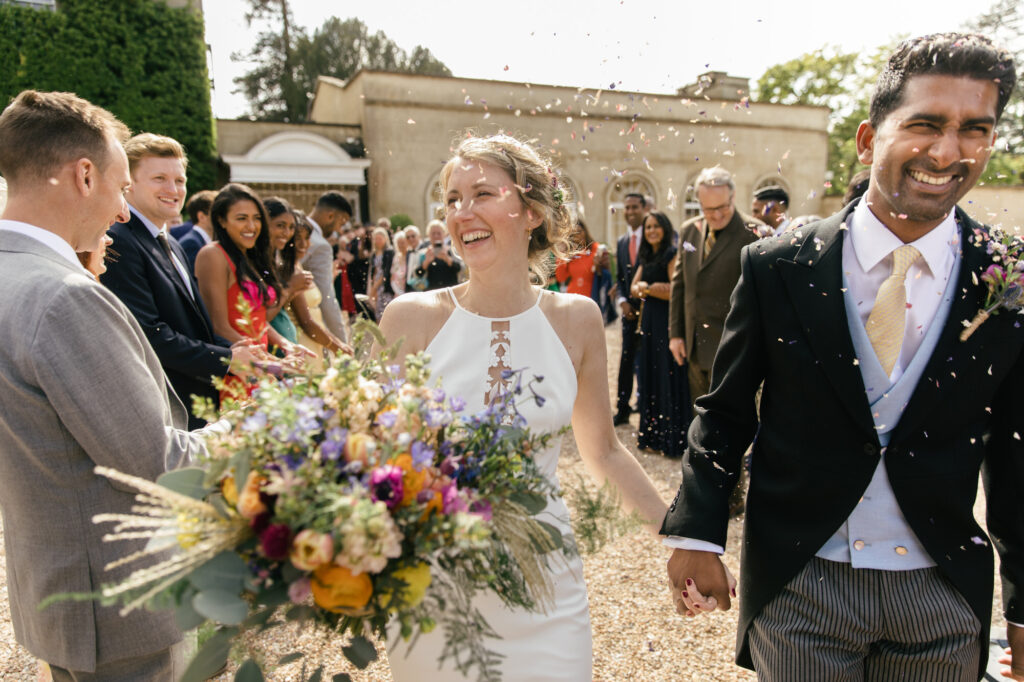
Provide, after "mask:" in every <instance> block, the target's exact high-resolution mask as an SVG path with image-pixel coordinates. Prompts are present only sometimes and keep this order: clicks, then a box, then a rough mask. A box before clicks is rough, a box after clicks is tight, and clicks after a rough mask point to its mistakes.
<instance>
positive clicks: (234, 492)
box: [220, 476, 238, 507]
mask: <svg viewBox="0 0 1024 682" xmlns="http://www.w3.org/2000/svg"><path fill="white" fill-rule="evenodd" d="M220 492H221V494H222V495H223V496H224V501H225V502H227V503H228V504H230V505H231V506H232V507H234V506H235V505H236V504H238V486H237V485H235V477H234V476H225V477H224V480H223V481H221V482H220Z"/></svg>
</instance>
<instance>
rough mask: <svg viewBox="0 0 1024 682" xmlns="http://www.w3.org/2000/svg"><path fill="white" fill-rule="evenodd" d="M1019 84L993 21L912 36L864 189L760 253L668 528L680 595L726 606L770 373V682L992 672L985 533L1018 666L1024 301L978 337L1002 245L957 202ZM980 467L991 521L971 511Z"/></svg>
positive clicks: (762, 455) (870, 129)
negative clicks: (981, 521)
mask: <svg viewBox="0 0 1024 682" xmlns="http://www.w3.org/2000/svg"><path fill="white" fill-rule="evenodd" d="M1015 79H1016V76H1015V72H1014V66H1013V61H1012V58H1011V57H1010V55H1009V53H1007V52H1006V51H1004V50H1000V49H997V48H996V47H994V46H993V45H992V44H991V43H990V42H989V40H988V39H986V38H984V37H982V36H978V35H963V34H942V35H932V36H926V37H923V38H917V39H913V40H909V41H906V42H904V43H903V44H901V45H900V46H899V47H898V48H897V50H896V52H895V53H894V54H893V55H892V56H891V57H890V59H889V62H888V65H887V67H886V68H885V70H884V71H883V73H882V75H881V77H880V78H879V80H878V84H877V86H876V88H875V92H874V94H873V96H872V100H871V110H870V116H871V118H870V121H865V122H864V123H862V124H861V126H860V129H859V130H858V132H857V149H858V154H859V158H860V160H861V161H862V162H863V163H866V164H870V165H871V181H870V185H869V189H868V191H867V194H866V195H865V197H864V198H863V199H862V200H861V201H859V202H855V203H851V204H850V205H849V206H847V207H846V208H844V209H843V210H842V211H841V212H840V213H839V214H837V215H835V216H832V217H831V218H828V219H826V220H823V221H821V222H818V223H815V224H812V225H811V226H809V227H805V228H803V231H802V233H801V236H799V237H797V238H793V239H791V238H788V237H787V238H784V239H783V238H777V239H771V240H763V241H760V242H756V243H754V244H751V245H749V246H747V247H746V248H745V249H744V250H743V252H742V257H741V259H742V276H741V278H740V281H739V283H738V284H737V286H736V289H735V291H734V292H733V303H732V310H731V312H730V313H729V316H728V318H727V320H726V326H725V333H724V335H723V337H722V342H721V345H720V346H719V349H718V354H717V357H716V359H715V362H714V367H713V371H712V385H711V392H710V393H709V394H708V395H707V396H705V397H703V398H702V399H701V400H699V401H698V402H697V410H696V413H697V414H696V419H695V421H694V423H693V425H692V426H691V428H690V431H689V448H688V450H687V453H686V456H685V458H684V461H683V483H682V485H681V487H680V489H679V493H678V494H677V495H676V499H675V501H674V502H673V503H672V505H671V507H670V509H669V512H668V514H667V515H666V517H665V520H664V524H663V526H662V533H663V534H665V535H667V536H670V537H669V538H667V539H666V544H669V545H671V546H673V547H675V548H676V549H675V551H674V552H673V554H672V556H671V558H670V559H669V563H668V572H669V577H670V580H671V582H672V585H673V594H674V597H675V600H676V607H677V609H678V610H679V611H680V612H681V613H685V614H687V615H699V614H702V613H705V612H707V611H709V610H713V609H715V608H722V609H728V608H729V606H730V597H731V596H734V595H732V594H730V584H729V576H728V575H727V571H726V570H725V568H724V566H723V564H722V562H721V561H720V559H719V556H718V555H719V554H720V553H721V552H722V547H723V546H724V545H725V541H726V530H727V525H728V520H729V513H728V499H729V493H730V490H731V489H732V487H733V486H734V485H735V482H736V479H737V476H738V474H739V471H740V466H741V460H742V457H743V454H744V450H745V449H746V447H747V446H748V444H749V443H750V442H751V440H752V438H753V436H754V433H755V430H756V429H757V425H758V418H757V413H756V411H755V405H754V396H755V393H756V392H757V389H758V386H760V385H761V383H762V381H763V383H764V386H763V394H762V397H761V402H760V430H759V431H758V434H757V441H756V444H755V446H754V452H753V456H752V468H751V471H750V492H749V494H748V498H747V505H748V506H747V514H746V527H745V532H744V542H743V556H742V573H741V585H740V617H739V633H738V653H737V659H738V662H739V663H740V664H741V665H743V666H745V667H752V668H753V669H755V670H756V671H757V672H758V676H759V679H760V680H762V681H768V682H772V681H785V682H792V681H798V682H799V681H802V680H806V681H808V682H810V681H812V680H813V681H817V680H844V681H845V680H851V681H852V680H897V679H900V680H903V679H905V680H927V681H929V682H931V681H933V680H957V681H961V680H962V681H966V680H977V679H978V678H979V677H980V676H981V674H983V672H984V669H985V666H986V658H987V642H988V634H989V623H990V620H991V613H990V609H991V603H992V575H993V563H992V551H991V549H990V547H989V543H990V542H991V543H992V544H993V545H995V548H996V549H997V550H998V552H999V555H1000V559H1001V567H1000V568H1001V573H1002V579H1003V603H1004V607H1005V615H1006V618H1007V620H1008V621H1009V622H1010V625H1009V627H1008V639H1009V641H1010V650H1009V651H1008V654H1011V652H1012V672H1010V671H1006V672H1005V673H1004V674H1005V675H1008V676H1011V677H1012V678H1013V679H1016V680H1024V627H1022V626H1021V625H1020V624H1024V602H1022V593H1021V589H1022V588H1024V505H1022V504H1021V502H1020V494H1021V490H1022V486H1024V441H1022V440H1021V438H1022V436H1024V391H1022V387H1024V317H1022V316H1020V315H1018V314H1016V313H1015V312H1011V311H1007V310H1004V311H1001V312H1000V313H999V314H997V315H994V316H992V317H991V318H990V319H988V320H987V321H986V322H985V323H984V324H982V325H981V326H980V327H979V328H978V329H977V331H976V332H975V333H974V334H973V336H971V337H970V338H969V339H967V340H966V341H961V340H960V338H959V337H960V332H961V331H962V330H963V329H964V323H965V320H970V319H971V318H973V317H974V315H975V313H976V312H977V311H978V309H979V308H981V307H982V306H983V305H984V303H985V297H986V293H987V289H986V285H985V284H984V283H980V282H979V279H978V278H979V276H980V275H981V273H982V272H984V271H985V269H986V268H987V267H988V266H990V265H991V264H992V257H991V256H989V255H988V254H987V253H986V250H985V248H984V246H978V245H977V243H976V240H977V239H978V238H979V237H978V235H985V234H987V230H986V229H985V228H983V227H982V226H980V225H979V224H978V223H976V222H975V221H973V220H972V219H971V218H969V217H968V216H967V215H966V214H965V213H964V212H963V211H961V210H960V209H959V208H957V207H956V206H955V204H956V202H957V201H959V200H960V199H961V198H962V197H963V196H964V194H966V193H967V191H968V190H969V189H970V188H971V187H973V186H974V184H975V183H976V182H977V181H978V178H979V176H980V175H981V173H982V171H983V170H984V167H985V164H986V162H987V161H988V158H989V154H990V152H991V146H992V144H993V143H994V141H995V132H994V129H995V125H996V122H997V120H998V118H999V116H1000V114H1001V113H1002V111H1003V108H1004V107H1005V105H1006V102H1007V99H1008V98H1009V96H1010V93H1011V92H1012V90H1013V86H1014V82H1015ZM979 469H982V471H983V473H984V477H983V480H984V483H985V486H986V501H987V506H988V517H987V518H988V532H989V534H990V535H986V534H985V532H983V531H982V529H981V528H980V527H979V526H978V525H977V523H976V522H975V520H974V516H973V513H972V507H973V505H974V501H975V496H976V493H977V488H978V472H979ZM1014 623H1016V624H1017V625H1015V624H1014ZM1001 661H1002V662H1004V663H1011V656H1010V655H1008V656H1007V657H1006V658H1004V659H1001Z"/></svg>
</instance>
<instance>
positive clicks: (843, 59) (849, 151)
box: [756, 41, 897, 195]
mask: <svg viewBox="0 0 1024 682" xmlns="http://www.w3.org/2000/svg"><path fill="white" fill-rule="evenodd" d="M896 42H897V41H893V42H892V43H890V44H888V45H883V46H881V47H879V48H878V49H877V50H875V51H874V52H869V53H863V54H862V53H843V52H840V51H838V50H836V49H834V48H829V47H823V48H820V49H818V50H815V51H813V52H808V53H806V54H803V55H801V56H799V57H796V58H795V59H791V60H789V61H788V62H784V63H782V64H776V65H775V66H771V67H769V68H768V69H767V70H766V71H765V72H764V74H763V75H762V76H761V78H759V79H758V81H757V96H756V99H757V101H761V102H771V103H773V104H807V105H813V106H826V107H829V108H830V109H831V110H832V114H831V115H830V116H829V133H828V170H829V172H830V173H829V176H830V177H829V180H830V182H831V186H830V187H827V189H826V194H829V195H842V194H843V192H844V191H845V190H846V185H847V183H848V182H849V180H850V177H851V176H852V175H853V174H854V173H856V172H857V170H858V164H859V163H860V162H859V161H858V160H857V142H856V135H857V127H858V126H859V125H860V122H861V121H863V120H865V119H867V117H868V103H869V101H870V98H871V90H872V88H873V86H874V83H875V81H876V80H877V79H878V74H879V73H880V72H881V70H882V66H883V65H884V64H885V60H886V58H887V56H888V55H889V53H890V52H892V49H893V48H894V47H895V45H896Z"/></svg>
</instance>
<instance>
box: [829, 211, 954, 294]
mask: <svg viewBox="0 0 1024 682" xmlns="http://www.w3.org/2000/svg"><path fill="white" fill-rule="evenodd" d="M953 214H954V210H951V211H950V212H949V215H947V216H946V217H945V218H944V219H943V220H942V222H941V223H939V224H938V225H937V226H935V228H934V229H932V230H931V231H930V232H928V233H927V234H926V235H924V236H923V237H921V238H920V239H918V240H916V241H914V242H911V244H912V245H913V246H914V247H915V248H916V249H917V250H918V251H919V252H920V253H921V256H922V257H923V259H924V262H925V263H927V264H928V270H929V271H930V272H931V274H932V276H933V277H939V276H941V274H942V273H943V272H945V271H946V270H948V268H947V267H946V265H947V262H948V261H947V259H948V258H949V256H950V255H951V254H952V253H954V251H955V250H956V249H957V248H958V247H959V245H960V234H959V231H958V230H957V227H956V219H955V218H954V217H953ZM850 218H851V220H850V225H849V228H850V240H851V242H852V243H853V251H854V253H855V254H856V256H857V261H858V262H859V263H860V266H861V268H862V269H863V270H864V272H869V271H870V270H871V269H872V268H873V267H875V266H876V265H878V263H879V262H881V261H882V259H883V258H885V257H886V256H888V255H889V254H890V253H892V252H893V251H895V250H896V249H897V248H899V247H900V246H903V242H902V241H901V240H900V238H899V237H897V236H896V235H895V234H893V233H892V232H891V231H890V230H889V228H888V227H886V226H885V225H884V224H883V223H882V221H881V220H879V219H878V217H877V216H876V215H875V214H874V213H873V212H872V211H871V209H870V208H869V207H868V204H867V202H866V201H863V200H862V201H860V202H858V203H857V206H856V207H855V208H854V209H853V213H852V214H851V216H850Z"/></svg>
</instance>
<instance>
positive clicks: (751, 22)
mask: <svg viewBox="0 0 1024 682" xmlns="http://www.w3.org/2000/svg"><path fill="white" fill-rule="evenodd" d="M291 3H292V6H293V10H294V13H295V18H296V22H297V23H298V24H300V25H303V26H305V27H307V28H312V27H316V26H319V25H320V24H321V23H322V22H323V20H324V19H325V18H326V17H328V16H331V15H336V16H339V17H341V18H343V19H344V18H347V17H350V16H358V17H359V18H360V19H362V20H363V21H364V22H365V23H366V24H367V25H368V26H369V27H370V30H371V31H376V30H383V31H384V32H385V33H386V34H387V35H388V36H389V37H390V38H392V39H393V40H395V41H396V42H397V43H398V44H399V45H400V46H401V47H403V48H405V49H406V50H409V49H411V48H412V47H413V46H415V45H417V44H419V45H424V46H425V47H428V48H430V50H431V51H432V52H433V53H434V55H435V56H437V57H438V58H439V59H440V60H441V61H443V62H444V63H445V64H447V65H448V67H449V68H450V69H451V70H452V72H453V74H454V75H456V76H461V77H467V78H488V79H494V80H511V81H525V82H529V83H547V84H552V85H571V86H577V87H587V88H608V87H609V86H610V85H611V84H613V83H614V84H615V87H616V89H622V90H632V91H640V92H654V93H672V92H675V90H676V89H677V88H678V87H680V86H682V85H685V84H687V83H690V82H693V81H694V79H695V78H696V76H697V75H699V74H700V73H703V72H705V71H709V70H716V71H727V72H729V73H730V74H733V75H738V76H745V77H749V78H750V79H751V80H752V81H753V80H754V79H756V78H757V77H758V76H760V75H761V74H762V73H763V72H764V70H765V68H767V67H768V66H770V65H772V64H776V63H779V62H782V61H786V60H788V59H791V58H793V57H796V56H798V55H800V54H803V53H804V52H808V51H811V50H814V49H816V48H819V47H822V46H824V45H826V44H829V45H838V46H839V47H841V48H842V49H844V50H864V49H872V48H874V47H876V46H878V45H880V44H883V43H886V42H888V41H889V40H890V39H891V38H892V37H894V36H897V35H902V34H914V35H917V34H922V33H929V32H934V31H945V30H956V29H959V28H962V26H963V24H964V23H965V22H966V21H968V20H969V19H970V18H971V17H972V16H973V15H974V14H976V13H977V11H978V10H979V8H980V9H985V8H987V6H988V5H989V3H988V2H987V1H986V0H976V1H975V2H963V1H962V0H961V1H957V2H953V1H951V0H932V2H927V3H925V2H916V1H915V2H906V1H904V0H862V1H860V2H847V3H843V2H835V1H834V0H833V1H831V2H797V1H796V0H774V1H773V0H759V1H755V0H719V1H708V0H704V1H702V2H692V1H691V0H671V1H670V0H592V1H590V2H582V1H579V0H520V1H519V2H515V3H491V4H486V3H482V2H480V0H448V1H444V0H439V1H438V2H414V1H412V0H365V1H364V2H357V3H339V2H323V1H321V0H291ZM203 5H204V11H205V13H206V20H207V30H206V39H207V42H208V43H209V44H210V47H211V55H212V61H211V75H212V77H213V79H214V86H215V90H214V99H213V107H214V114H215V115H216V116H218V117H222V118H234V117H236V116H238V115H240V114H242V113H244V112H245V100H244V98H242V97H241V96H240V95H234V94H232V93H231V90H233V89H234V84H233V83H232V78H233V77H234V76H237V75H239V74H241V73H243V72H244V70H245V67H244V65H242V64H238V63H234V62H232V61H231V59H230V55H231V53H232V52H234V51H237V50H245V49H246V47H247V46H248V45H250V44H251V42H252V40H253V36H254V35H255V33H256V30H255V29H249V28H247V27H246V25H245V21H244V19H243V16H242V15H243V11H244V7H245V4H244V2H243V0H204V2H203Z"/></svg>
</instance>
